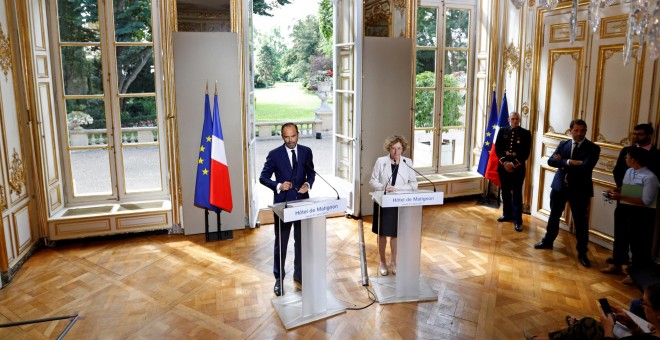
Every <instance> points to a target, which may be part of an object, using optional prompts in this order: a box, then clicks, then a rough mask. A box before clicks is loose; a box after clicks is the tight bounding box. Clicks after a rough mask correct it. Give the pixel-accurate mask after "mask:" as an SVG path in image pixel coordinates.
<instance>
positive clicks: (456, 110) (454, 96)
mask: <svg viewBox="0 0 660 340" xmlns="http://www.w3.org/2000/svg"><path fill="white" fill-rule="evenodd" d="M447 77H450V76H445V81H446V79H447ZM466 94H467V91H465V90H445V91H444V97H443V98H442V127H443V128H446V127H449V126H465V113H466V112H465V96H466Z"/></svg>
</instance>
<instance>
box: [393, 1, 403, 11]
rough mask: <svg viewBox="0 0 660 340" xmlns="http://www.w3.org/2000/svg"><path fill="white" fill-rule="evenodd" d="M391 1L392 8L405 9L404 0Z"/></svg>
mask: <svg viewBox="0 0 660 340" xmlns="http://www.w3.org/2000/svg"><path fill="white" fill-rule="evenodd" d="M392 3H393V5H394V8H396V9H398V10H402V11H403V10H405V9H406V0H392Z"/></svg>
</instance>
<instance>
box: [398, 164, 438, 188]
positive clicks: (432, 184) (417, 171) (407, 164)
mask: <svg viewBox="0 0 660 340" xmlns="http://www.w3.org/2000/svg"><path fill="white" fill-rule="evenodd" d="M403 162H404V163H406V165H407V166H408V167H409V168H411V169H412V170H413V171H414V172H416V173H418V174H419V175H420V176H422V177H424V179H425V180H427V181H429V183H431V185H432V186H433V192H436V191H435V184H434V183H433V182H432V181H431V180H430V179H428V178H426V176H424V175H422V173H421V172H419V171H417V170H415V168H413V167H412V166H410V164H408V162H406V160H405V159H404V160H403Z"/></svg>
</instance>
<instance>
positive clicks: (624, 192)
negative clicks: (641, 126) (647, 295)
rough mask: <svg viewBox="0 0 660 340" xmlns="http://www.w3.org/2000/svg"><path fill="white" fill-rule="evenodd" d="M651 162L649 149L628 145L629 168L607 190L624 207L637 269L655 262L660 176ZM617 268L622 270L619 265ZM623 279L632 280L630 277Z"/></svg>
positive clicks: (632, 261) (626, 281)
mask: <svg viewBox="0 0 660 340" xmlns="http://www.w3.org/2000/svg"><path fill="white" fill-rule="evenodd" d="M648 162H649V152H648V151H647V150H646V149H644V148H629V150H628V154H627V155H626V165H627V166H628V170H626V174H625V175H624V177H623V185H622V186H621V188H620V189H619V188H617V189H616V190H611V191H608V192H607V193H606V194H609V197H610V198H611V199H614V200H618V201H619V209H625V213H624V214H623V216H625V224H626V225H624V226H622V227H623V228H626V229H628V231H629V234H630V252H631V253H632V258H631V263H632V267H633V268H636V269H639V268H642V267H645V266H648V265H651V264H653V257H652V255H651V252H652V248H653V227H654V220H655V205H656V200H657V194H658V178H657V177H656V176H655V175H654V174H653V172H651V170H649V169H648V168H647V167H646V165H647V164H648ZM615 227H617V226H615ZM614 269H619V270H618V272H620V271H621V270H620V269H621V268H620V265H619V268H614ZM628 270H629V271H630V268H628ZM622 282H623V283H624V284H632V283H633V281H632V279H630V277H627V278H625V279H624V280H623V281H622Z"/></svg>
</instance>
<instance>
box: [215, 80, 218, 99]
mask: <svg viewBox="0 0 660 340" xmlns="http://www.w3.org/2000/svg"><path fill="white" fill-rule="evenodd" d="M215 95H216V96H217V95H218V81H217V80H216V81H215Z"/></svg>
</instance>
